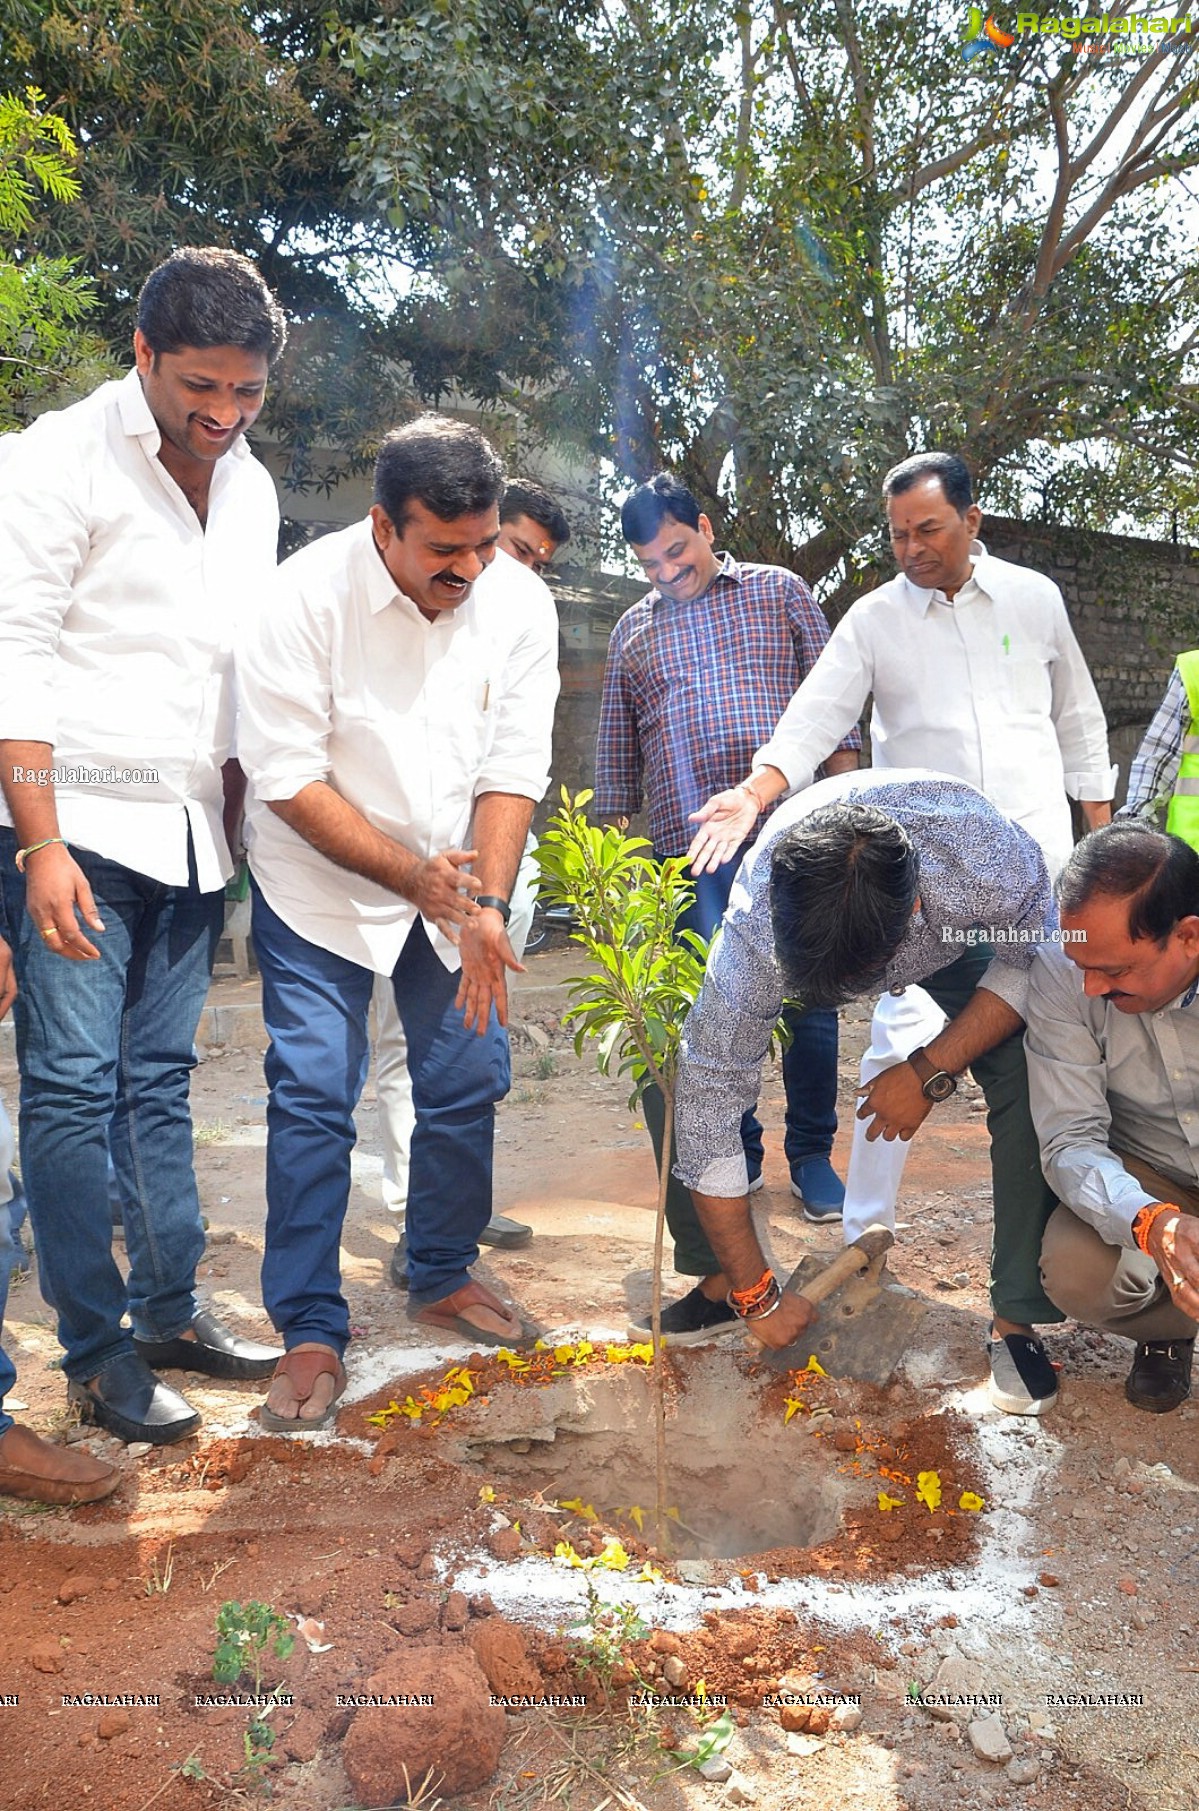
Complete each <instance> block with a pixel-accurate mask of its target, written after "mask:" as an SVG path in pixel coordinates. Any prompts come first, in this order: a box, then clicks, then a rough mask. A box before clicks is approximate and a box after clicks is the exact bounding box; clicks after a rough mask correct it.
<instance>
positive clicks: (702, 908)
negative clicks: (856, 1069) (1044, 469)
mask: <svg viewBox="0 0 1199 1811" xmlns="http://www.w3.org/2000/svg"><path fill="white" fill-rule="evenodd" d="M744 855H745V850H744V849H741V850H739V851H738V853H737V854H736V855H734V856H733V858H732V860H731V861H726V862H724V863H722V865H721V866H720V867H719V868H717V869H716V870H715V872H714V873H712V874H699V875H692V877H691V878H692V881H693V884H694V886H695V904H694V905H693V906H692V907H691V908H690V909H689V910H688V911H686V912H684V913H683V914H682V916H681V917H680V918H679V922H678V929H679V930H680V931H695V932H697V933H698V935H699V936H701V937H711V935H712V933H713V931H714V930H715V929H716V926H717V925H718V924H719V923H720V921H721V919H722V918H723V917H724V912H725V907H726V906H727V905H728V903H729V894H730V892H731V891H732V887H733V881H734V879H735V878H736V874H737V869H738V868H739V867H740V866H741V862H742V860H743V858H744ZM783 1020H784V1023H785V1024H786V1025H787V1027H788V1029H789V1030H790V1032H791V1042H790V1044H789V1045H788V1046H787V1049H786V1050H785V1052H784V1053H783V1088H784V1090H785V1092H786V1096H787V1120H786V1131H785V1133H784V1136H783V1149H784V1151H785V1152H786V1154H787V1164H788V1167H789V1168H790V1170H791V1171H792V1174H794V1172H795V1171H796V1170H797V1169H798V1167H799V1165H800V1164H801V1163H803V1162H804V1161H805V1160H806V1159H807V1158H809V1157H827V1156H828V1155H829V1153H830V1152H831V1150H832V1148H833V1139H834V1138H835V1137H836V1135H837V1015H836V1013H835V1012H828V1011H818V1012H794V1011H792V1010H791V1009H790V1008H788V1009H787V1011H786V1012H784V1014H783ZM741 1142H742V1144H743V1145H744V1146H745V1161H746V1163H747V1164H748V1165H749V1175H750V1180H751V1181H752V1180H753V1178H754V1177H755V1176H757V1175H760V1174H761V1171H762V1127H761V1123H760V1121H759V1119H758V1116H757V1114H756V1113H755V1112H754V1111H753V1110H752V1108H751V1110H750V1111H749V1112H748V1113H746V1114H745V1115H744V1117H743V1118H742V1121H741Z"/></svg>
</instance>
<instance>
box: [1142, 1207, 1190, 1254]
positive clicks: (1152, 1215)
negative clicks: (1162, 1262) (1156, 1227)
mask: <svg viewBox="0 0 1199 1811" xmlns="http://www.w3.org/2000/svg"><path fill="white" fill-rule="evenodd" d="M1181 1212H1182V1209H1181V1208H1180V1207H1177V1206H1176V1205H1175V1203H1174V1202H1173V1201H1158V1202H1156V1203H1155V1204H1154V1205H1153V1206H1152V1207H1143V1208H1142V1209H1141V1211H1140V1213H1139V1214H1137V1216H1136V1218H1135V1219H1134V1220H1133V1223H1132V1236H1133V1238H1134V1239H1135V1240H1136V1242H1137V1245H1138V1247H1139V1249H1140V1250H1141V1251H1143V1252H1144V1253H1145V1256H1146V1257H1148V1256H1149V1233H1150V1231H1151V1229H1152V1227H1153V1223H1154V1221H1155V1220H1157V1219H1159V1218H1160V1217H1161V1215H1162V1214H1180V1213H1181Z"/></svg>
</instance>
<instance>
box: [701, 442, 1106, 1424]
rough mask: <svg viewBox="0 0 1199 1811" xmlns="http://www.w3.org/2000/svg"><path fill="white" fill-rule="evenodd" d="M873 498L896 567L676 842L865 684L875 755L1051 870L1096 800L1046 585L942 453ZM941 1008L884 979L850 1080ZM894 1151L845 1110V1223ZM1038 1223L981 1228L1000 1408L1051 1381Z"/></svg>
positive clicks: (1098, 712) (850, 704) (883, 1174)
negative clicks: (992, 816)
mask: <svg viewBox="0 0 1199 1811" xmlns="http://www.w3.org/2000/svg"><path fill="white" fill-rule="evenodd" d="M883 497H884V500H885V504H886V511H887V522H888V528H889V532H890V538H891V545H892V548H893V549H894V552H895V557H896V559H897V561H898V562H899V565H900V567H901V568H902V570H901V572H900V573H899V574H898V575H897V577H895V578H893V579H891V580H889V581H888V582H887V584H885V585H881V586H880V587H879V588H878V589H877V590H876V591H872V592H870V593H868V595H867V596H865V597H863V598H860V599H859V600H858V601H857V603H855V604H852V605H851V606H850V608H849V610H848V611H847V612H846V613H845V615H844V616H843V617H842V619H841V621H840V622H839V623H838V624H837V626H836V628H835V629H834V630H833V633H832V635H831V636H830V638H829V642H828V646H827V647H826V648H825V650H824V652H823V653H822V654H821V656H820V658H819V660H818V661H817V662H816V664H815V666H814V667H813V668H812V671H811V672H810V673H809V675H808V677H807V678H806V679H805V681H804V683H803V684H802V685H801V686H800V688H799V690H798V691H797V692H796V694H795V696H794V698H793V699H792V700H791V703H790V705H789V706H788V707H787V710H786V711H785V713H784V714H783V716H782V718H781V719H780V721H779V723H778V725H777V727H776V729H775V732H774V735H773V736H772V737H771V739H770V741H769V742H767V743H766V744H765V745H764V746H763V747H762V748H760V749H759V750H758V752H757V754H756V755H755V756H754V760H753V763H752V772H751V774H750V776H749V777H748V779H747V780H746V781H745V782H744V783H743V785H742V786H740V787H737V788H735V789H733V790H731V791H729V792H723V793H719V794H717V795H716V796H715V797H714V798H712V799H709V800H708V802H707V804H706V805H705V806H704V807H703V809H702V810H701V811H700V812H698V813H697V814H696V817H697V822H698V823H699V826H700V827H699V829H698V831H697V833H696V836H695V839H694V842H693V843H692V845H691V848H690V850H689V851H688V856H689V859H690V860H692V861H693V862H695V863H696V865H697V868H698V870H699V871H701V872H702V871H703V870H704V869H706V868H708V867H711V866H714V865H715V864H717V863H718V862H721V861H724V860H727V859H728V854H729V852H731V850H732V849H734V848H735V847H736V846H737V845H738V843H739V841H740V840H741V839H742V838H743V837H744V836H745V835H746V834H747V831H748V828H749V827H750V826H751V825H752V824H753V822H754V821H755V819H756V816H757V813H758V812H759V811H760V810H761V809H762V808H763V807H764V806H766V805H767V804H769V803H771V802H773V801H774V800H775V799H777V798H778V797H780V795H781V794H783V793H784V792H787V791H789V790H796V789H798V788H800V787H804V786H808V785H810V784H811V781H812V778H813V776H814V774H815V771H816V768H817V767H818V765H819V763H820V762H821V761H822V760H823V759H824V758H825V756H826V755H827V754H828V752H829V750H830V749H831V748H833V747H834V746H835V744H836V743H837V741H838V740H839V738H840V737H841V736H843V735H844V734H845V731H846V729H847V728H848V727H849V726H850V725H852V724H854V723H856V722H857V721H858V719H859V717H860V716H861V714H862V712H863V710H864V708H865V705H866V700H867V698H868V697H873V711H872V715H871V719H870V738H871V761H872V764H873V765H874V766H875V767H883V768H895V767H915V766H922V767H926V768H931V769H934V770H935V771H937V772H939V773H946V774H952V775H953V776H954V777H955V778H957V779H961V780H965V781H967V782H968V783H969V784H970V785H971V786H973V787H975V788H976V789H977V790H978V791H979V792H982V793H983V794H985V796H986V797H987V798H988V799H990V800H991V802H992V804H994V805H995V806H997V807H998V809H999V810H1000V811H1001V812H1002V813H1003V814H1004V815H1005V816H1006V817H1008V818H1009V819H1011V821H1012V822H1014V823H1017V824H1019V825H1020V826H1021V827H1022V828H1023V829H1025V830H1027V831H1028V833H1029V834H1030V835H1031V836H1032V837H1034V838H1035V840H1036V841H1037V842H1038V843H1039V844H1040V846H1041V849H1042V851H1043V853H1044V855H1045V860H1046V863H1047V865H1048V868H1049V871H1050V873H1051V874H1054V873H1056V872H1057V871H1058V869H1059V868H1060V867H1061V866H1062V864H1063V863H1064V861H1065V860H1066V858H1067V856H1068V855H1069V853H1070V848H1071V843H1072V834H1071V820H1070V807H1069V803H1068V799H1069V798H1076V799H1078V800H1079V801H1080V803H1081V805H1082V810H1083V813H1084V815H1085V817H1086V819H1087V822H1088V824H1089V825H1090V826H1091V827H1092V828H1094V827H1095V826H1097V825H1100V824H1103V823H1106V822H1107V821H1108V820H1109V818H1110V816H1111V796H1112V792H1113V789H1114V782H1115V773H1114V769H1113V768H1112V766H1111V762H1110V759H1109V757H1108V748H1107V729H1106V724H1105V722H1104V718H1103V711H1102V708H1101V706H1100V704H1099V699H1098V696H1097V695H1096V692H1095V687H1094V684H1093V683H1092V680H1091V676H1090V673H1089V672H1088V670H1087V666H1086V662H1085V661H1084V659H1083V656H1082V653H1081V650H1080V649H1079V647H1078V643H1077V641H1076V640H1075V638H1074V633H1073V631H1072V629H1071V627H1070V623H1069V619H1068V617H1067V615H1066V607H1065V604H1064V602H1063V600H1062V596H1061V593H1060V591H1059V590H1058V588H1057V586H1056V585H1055V584H1053V583H1052V581H1051V580H1049V579H1047V578H1045V577H1043V575H1042V574H1040V573H1038V572H1032V571H1030V570H1029V569H1028V568H1027V567H1023V566H1013V565H1010V564H1009V563H1008V562H1007V561H1006V560H998V559H994V558H993V557H992V556H991V555H990V554H988V553H987V552H986V550H985V548H984V547H983V546H982V545H981V544H980V542H979V541H978V539H977V535H978V530H979V528H980V526H981V523H982V511H981V510H980V509H979V508H978V506H977V505H976V504H975V502H974V499H973V494H972V489H971V483H970V474H969V471H968V469H967V467H966V465H965V463H964V461H963V460H962V459H960V458H958V457H957V456H956V455H955V454H950V453H927V454H918V455H917V456H916V457H914V458H911V459H906V460H904V461H903V463H902V464H900V465H897V466H895V467H894V468H893V470H892V471H890V472H888V474H887V476H886V478H885V479H884V480H883ZM943 1023H944V1019H943V1015H941V1014H940V1013H937V1012H936V1010H935V1008H934V1007H933V1005H932V1002H931V1001H930V1000H929V999H928V997H927V995H925V994H924V992H923V990H921V989H908V990H907V992H906V993H905V994H904V995H903V996H902V997H897V998H891V997H890V996H884V998H883V1000H882V1001H881V1002H880V1007H879V1009H878V1010H876V1013H875V1022H874V1025H873V1027H872V1042H871V1049H870V1050H869V1051H868V1052H867V1055H866V1059H865V1061H864V1063H863V1066H862V1080H863V1082H864V1083H865V1082H870V1081H873V1080H874V1078H875V1077H877V1076H878V1075H880V1074H882V1072H883V1071H884V1070H887V1069H890V1068H892V1067H895V1066H897V1065H903V1066H905V1067H906V1066H907V1059H908V1058H909V1056H912V1055H915V1056H916V1057H917V1059H919V1056H920V1053H921V1051H922V1049H923V1047H924V1046H925V1044H926V1043H927V1042H928V1040H929V1039H930V1038H932V1037H934V1036H936V1034H937V1032H938V1030H939V1029H940V1026H941V1025H942V1024H943ZM909 1073H910V1070H909ZM906 1155H907V1147H906V1144H904V1143H903V1142H901V1141H894V1142H891V1143H888V1142H886V1141H882V1140H879V1141H877V1142H868V1141H867V1139H866V1137H865V1131H864V1124H863V1122H862V1121H861V1120H859V1122H858V1124H856V1125H855V1128H854V1146H853V1154H852V1157H851V1160H850V1170H849V1179H848V1183H847V1191H846V1193H847V1199H846V1209H845V1236H846V1238H847V1239H852V1238H854V1237H856V1235H857V1233H859V1232H860V1231H861V1230H862V1228H863V1227H864V1226H865V1225H866V1224H868V1223H869V1222H870V1221H871V1220H884V1221H889V1222H890V1223H891V1224H893V1223H894V1212H895V1197H896V1194H897V1193H898V1189H899V1183H900V1178H901V1176H902V1173H903V1165H904V1162H905V1161H906ZM1032 1198H1033V1196H1032V1195H1031V1194H1029V1195H1028V1196H1027V1197H1025V1196H1021V1197H1020V1199H1021V1200H1031V1199H1032ZM1050 1206H1051V1203H1048V1202H1047V1205H1046V1209H1045V1211H1046V1214H1047V1213H1048V1212H1049V1208H1050ZM1041 1230H1042V1229H1041V1228H1040V1227H1037V1226H1033V1225H1031V1224H1028V1225H1025V1226H1020V1227H1008V1226H1004V1227H999V1226H997V1227H996V1231H995V1251H994V1254H993V1268H992V1305H993V1307H994V1309H995V1319H994V1328H993V1338H992V1345H991V1359H992V1372H993V1376H992V1394H993V1396H994V1399H995V1400H996V1402H997V1403H998V1404H999V1406H1001V1407H1003V1408H1005V1409H1008V1410H1009V1411H1010V1412H1023V1413H1039V1412H1040V1410H1041V1408H1042V1407H1043V1406H1044V1404H1045V1403H1046V1402H1047V1401H1048V1400H1050V1399H1051V1398H1052V1396H1053V1393H1054V1390H1055V1389H1056V1381H1055V1378H1054V1374H1053V1372H1052V1369H1051V1367H1050V1365H1049V1363H1048V1359H1047V1358H1046V1357H1045V1355H1044V1349H1043V1347H1041V1344H1040V1341H1039V1340H1038V1339H1036V1338H1035V1335H1034V1333H1033V1323H1034V1322H1039V1321H1056V1320H1060V1319H1061V1315H1060V1313H1059V1311H1058V1310H1057V1309H1056V1308H1055V1307H1054V1306H1053V1304H1052V1303H1051V1302H1050V1301H1049V1300H1048V1298H1047V1297H1046V1296H1045V1294H1044V1291H1043V1290H1042V1288H1041V1285H1040V1280H1039V1274H1038V1269H1037V1264H1038V1257H1039V1252H1040V1244H1041ZM1001 1273H1002V1274H1003V1276H1004V1277H1005V1281H1003V1282H1002V1283H1000V1282H999V1280H998V1279H999V1276H1000V1274H1001ZM1009 1361H1010V1362H1009ZM997 1366H998V1367H999V1368H1000V1369H1001V1370H1002V1372H1003V1377H1002V1379H999V1378H997V1376H996V1374H995V1373H996V1367H997ZM1030 1379H1031V1384H1032V1391H1033V1393H1030V1389H1029V1380H1030ZM1036 1391H1040V1392H1042V1394H1040V1395H1038V1394H1036V1393H1035V1392H1036ZM1025 1398H1026V1399H1027V1400H1022V1399H1025Z"/></svg>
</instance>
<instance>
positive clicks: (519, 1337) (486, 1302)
mask: <svg viewBox="0 0 1199 1811" xmlns="http://www.w3.org/2000/svg"><path fill="white" fill-rule="evenodd" d="M464 1308H490V1309H491V1312H492V1313H493V1314H499V1315H502V1316H503V1317H504V1318H505V1319H506V1320H507V1321H508V1323H509V1325H510V1326H511V1328H512V1331H511V1332H510V1333H492V1332H491V1331H490V1330H489V1329H488V1328H486V1327H479V1326H476V1325H475V1323H474V1321H472V1320H468V1319H467V1318H466V1316H465V1315H464V1314H463V1312H462V1310H463V1309H464ZM408 1319H409V1320H410V1321H415V1322H416V1324H417V1325H418V1326H419V1327H433V1328H435V1329H436V1331H437V1332H438V1333H452V1334H455V1335H457V1336H458V1337H460V1338H462V1339H466V1340H470V1341H471V1343H472V1344H474V1345H483V1346H515V1345H520V1344H521V1343H523V1341H524V1339H525V1330H524V1327H523V1326H522V1325H521V1323H520V1320H519V1318H518V1317H517V1316H516V1315H515V1314H514V1313H513V1312H512V1310H511V1309H510V1308H509V1307H508V1306H507V1305H506V1303H504V1302H501V1300H500V1298H499V1296H498V1295H493V1294H492V1293H491V1290H490V1289H486V1288H484V1286H483V1284H482V1283H477V1282H476V1281H475V1279H474V1278H473V1277H471V1279H470V1281H469V1282H466V1283H463V1285H462V1287H461V1289H455V1290H453V1291H452V1292H451V1293H450V1294H449V1295H443V1296H442V1298H441V1300H440V1301H439V1302H429V1303H428V1304H427V1305H426V1306H425V1307H423V1308H416V1307H413V1306H411V1305H409V1308H408Z"/></svg>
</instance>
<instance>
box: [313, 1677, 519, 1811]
mask: <svg viewBox="0 0 1199 1811" xmlns="http://www.w3.org/2000/svg"><path fill="white" fill-rule="evenodd" d="M361 1689H362V1690H363V1691H366V1692H370V1693H372V1694H374V1693H377V1694H380V1695H382V1696H385V1697H390V1696H398V1695H402V1694H407V1695H408V1696H409V1697H413V1696H420V1695H424V1694H427V1695H429V1696H431V1697H432V1700H433V1702H432V1703H431V1704H410V1703H409V1704H403V1703H400V1704H397V1705H389V1706H387V1707H385V1708H379V1709H376V1708H373V1707H371V1708H367V1709H363V1710H360V1711H358V1713H357V1715H356V1716H355V1718H354V1721H353V1724H352V1726H351V1728H350V1733H349V1735H348V1736H347V1737H346V1741H345V1749H344V1752H343V1761H344V1764H345V1770H346V1772H347V1774H348V1775H349V1778H350V1783H351V1785H352V1786H353V1788H354V1792H355V1794H356V1796H357V1797H358V1798H359V1799H360V1800H361V1802H362V1803H363V1804H364V1805H376V1806H377V1805H393V1804H396V1803H406V1802H407V1800H408V1799H409V1798H411V1797H415V1796H416V1793H417V1791H418V1788H419V1787H420V1785H421V1782H422V1781H423V1780H424V1779H425V1777H426V1775H427V1774H429V1773H430V1772H431V1773H432V1780H431V1782H430V1783H431V1790H432V1793H433V1794H434V1795H435V1796H441V1797H447V1798H448V1797H451V1796H452V1795H453V1794H454V1793H458V1792H469V1791H470V1790H471V1789H472V1788H473V1787H475V1786H481V1785H483V1784H484V1783H485V1781H487V1780H489V1779H490V1778H491V1776H492V1774H493V1773H494V1772H495V1770H496V1767H497V1765H498V1763H499V1758H500V1750H501V1749H502V1747H503V1746H504V1732H505V1728H506V1723H505V1718H504V1713H503V1711H502V1710H500V1709H498V1708H497V1707H495V1706H494V1705H492V1704H491V1702H490V1694H489V1692H488V1689H487V1680H486V1679H485V1678H484V1676H483V1673H482V1670H481V1668H480V1667H479V1664H478V1662H477V1661H476V1659H475V1657H474V1655H473V1654H472V1653H470V1652H469V1651H468V1650H467V1649H466V1648H461V1649H457V1650H456V1649H453V1648H408V1649H405V1650H404V1651H403V1652H402V1653H397V1654H393V1655H391V1656H389V1658H388V1659H387V1660H386V1661H385V1662H384V1663H383V1665H382V1666H381V1667H380V1668H379V1670H378V1672H376V1673H372V1674H371V1676H370V1678H369V1679H368V1680H367V1681H366V1684H365V1686H363V1687H362V1688H361Z"/></svg>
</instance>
